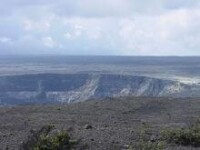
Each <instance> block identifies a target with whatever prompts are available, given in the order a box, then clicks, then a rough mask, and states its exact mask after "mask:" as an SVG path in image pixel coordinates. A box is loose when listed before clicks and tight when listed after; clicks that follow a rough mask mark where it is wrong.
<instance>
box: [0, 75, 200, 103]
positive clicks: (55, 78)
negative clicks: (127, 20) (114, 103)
mask: <svg viewBox="0 0 200 150" xmlns="http://www.w3.org/2000/svg"><path fill="white" fill-rule="evenodd" d="M199 90H200V85H199V84H186V83H182V82H179V81H173V80H169V79H159V78H151V77H145V76H131V75H119V74H29V75H12V76H1V77H0V105H16V104H27V103H57V102H59V103H73V102H80V101H85V100H88V99H91V98H93V99H103V98H106V97H111V98H112V97H125V96H148V97H198V96H200V93H199V92H198V91H199Z"/></svg>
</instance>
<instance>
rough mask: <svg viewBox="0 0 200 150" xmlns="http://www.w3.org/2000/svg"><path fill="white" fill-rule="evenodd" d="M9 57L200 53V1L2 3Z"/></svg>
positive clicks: (3, 47)
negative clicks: (16, 55) (19, 55)
mask: <svg viewBox="0 0 200 150" xmlns="http://www.w3.org/2000/svg"><path fill="white" fill-rule="evenodd" d="M8 54H26V55H28V54H56V55H59V54H61V55H62V54H70V55H71V54H73V55H200V0H56V1H55V0H34V1H30V0H1V3H0V55H8Z"/></svg>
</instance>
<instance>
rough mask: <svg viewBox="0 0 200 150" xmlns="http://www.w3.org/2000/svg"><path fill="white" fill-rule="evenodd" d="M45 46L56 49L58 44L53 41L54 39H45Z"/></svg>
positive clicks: (43, 39) (43, 40)
mask: <svg viewBox="0 0 200 150" xmlns="http://www.w3.org/2000/svg"><path fill="white" fill-rule="evenodd" d="M42 42H43V44H44V45H45V46H46V47H48V48H55V47H56V46H57V42H56V41H54V40H53V38H52V37H49V36H48V37H43V38H42Z"/></svg>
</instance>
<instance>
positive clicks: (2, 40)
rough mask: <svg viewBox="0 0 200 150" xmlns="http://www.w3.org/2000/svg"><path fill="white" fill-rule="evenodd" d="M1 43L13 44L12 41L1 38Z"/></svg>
mask: <svg viewBox="0 0 200 150" xmlns="http://www.w3.org/2000/svg"><path fill="white" fill-rule="evenodd" d="M0 42H1V43H11V42H12V40H11V39H10V38H8V37H0Z"/></svg>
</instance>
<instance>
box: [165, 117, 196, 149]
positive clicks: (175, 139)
mask: <svg viewBox="0 0 200 150" xmlns="http://www.w3.org/2000/svg"><path fill="white" fill-rule="evenodd" d="M162 137H163V139H164V140H166V141H167V142H169V143H174V144H177V145H183V146H193V147H200V121H197V122H196V123H195V124H193V125H192V126H190V127H187V128H181V129H167V130H165V131H163V132H162Z"/></svg>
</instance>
